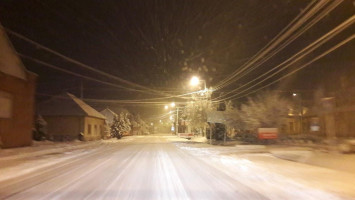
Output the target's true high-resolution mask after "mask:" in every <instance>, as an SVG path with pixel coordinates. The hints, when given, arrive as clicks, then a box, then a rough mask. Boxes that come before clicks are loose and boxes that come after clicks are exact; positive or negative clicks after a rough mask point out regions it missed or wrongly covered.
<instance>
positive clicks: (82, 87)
mask: <svg viewBox="0 0 355 200" xmlns="http://www.w3.org/2000/svg"><path fill="white" fill-rule="evenodd" d="M83 98H84V86H83V80H82V79H81V80H80V99H81V100H82V99H83Z"/></svg>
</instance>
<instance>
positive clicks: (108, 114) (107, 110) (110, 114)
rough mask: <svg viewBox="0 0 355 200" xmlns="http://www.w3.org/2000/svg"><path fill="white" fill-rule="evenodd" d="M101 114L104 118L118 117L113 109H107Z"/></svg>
mask: <svg viewBox="0 0 355 200" xmlns="http://www.w3.org/2000/svg"><path fill="white" fill-rule="evenodd" d="M100 113H101V114H103V115H104V116H106V117H108V116H115V115H117V114H116V113H115V112H113V111H112V110H111V109H109V108H105V109H104V110H102V111H100Z"/></svg>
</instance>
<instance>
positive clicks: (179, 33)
mask: <svg viewBox="0 0 355 200" xmlns="http://www.w3.org/2000/svg"><path fill="white" fill-rule="evenodd" d="M310 2H311V1H308V0H307V1H306V0H293V1H292V0H239V1H237V0H222V1H216V0H165V1H164V0H141V1H136V0H123V1H122V0H121V1H117V0H116V1H113V0H112V1H109V0H104V1H99V0H96V1H94V0H85V1H83V0H75V1H67V0H61V1H54V0H47V1H43V0H42V1H41V0H12V1H10V0H1V1H0V22H1V23H2V25H3V26H4V27H5V28H7V29H9V30H11V31H14V32H16V33H19V34H21V35H23V36H25V37H27V38H29V39H31V40H34V41H36V42H38V43H40V44H42V45H44V46H46V47H48V48H50V49H52V50H55V51H57V52H59V53H61V54H63V55H65V56H67V57H70V58H72V59H75V60H77V61H80V62H82V63H84V64H86V65H89V66H91V67H93V68H96V69H99V70H101V71H104V72H107V73H109V74H112V75H114V76H117V77H120V78H123V79H125V80H128V81H131V82H134V83H137V84H140V85H143V86H145V87H149V88H154V89H156V90H159V91H165V92H167V93H169V94H182V93H185V92H188V91H190V89H189V88H188V87H187V82H188V80H189V79H190V78H191V76H192V75H198V76H200V77H201V78H203V79H204V80H206V82H207V86H208V87H210V86H214V85H217V84H218V83H219V81H221V80H222V79H224V78H226V77H227V76H228V75H230V74H231V73H232V72H233V71H235V70H237V69H238V68H239V67H241V66H242V65H243V64H244V63H245V62H247V61H248V60H249V59H250V58H252V57H253V56H254V55H255V54H256V53H257V52H258V51H259V50H260V49H262V48H263V47H264V46H265V45H266V44H267V43H268V42H269V41H270V40H271V39H272V38H274V37H275V36H276V35H277V34H278V33H279V32H280V31H281V30H282V29H283V28H284V27H285V26H286V25H287V24H288V23H290V21H291V20H292V19H294V18H295V17H296V16H297V15H298V14H299V13H300V12H301V11H302V9H304V8H305V7H306V6H307V5H308V4H309V3H310ZM354 13H355V9H354V1H352V0H345V1H343V2H342V3H341V4H340V5H339V6H337V7H336V8H335V9H334V10H333V11H331V12H330V13H329V14H327V15H326V16H325V17H324V18H323V19H322V20H321V21H319V22H318V23H317V24H316V25H314V26H313V27H312V28H310V29H309V30H308V31H306V32H305V33H304V34H302V35H301V36H300V37H299V38H298V39H297V40H295V41H294V42H292V43H291V44H289V45H288V46H287V47H286V48H285V49H284V50H282V51H281V52H280V53H279V54H277V55H276V56H274V57H273V58H272V59H270V60H269V61H268V62H266V63H265V64H263V65H262V66H261V67H260V68H258V69H257V70H255V71H253V72H251V73H249V74H248V75H246V76H244V77H243V78H241V79H240V80H239V81H237V82H234V83H232V84H230V85H229V86H228V87H225V88H223V89H221V90H220V91H216V93H214V95H217V96H218V95H219V94H220V93H221V92H225V91H229V90H231V89H233V88H235V87H237V86H238V85H240V84H243V83H245V82H247V81H250V80H253V79H255V77H257V76H259V75H260V74H262V73H263V72H265V71H267V70H268V69H270V68H271V67H273V66H275V65H277V64H278V63H280V62H282V61H283V60H285V59H287V58H289V57H290V56H292V55H294V53H296V52H297V51H299V50H300V49H302V48H304V47H305V46H306V45H308V44H309V43H311V42H312V41H314V40H316V39H317V38H319V37H320V36H322V35H324V34H325V33H326V32H328V31H329V30H331V29H332V28H334V27H335V26H337V25H339V24H340V23H341V22H343V21H345V20H346V19H348V18H349V17H351V16H352V15H354ZM351 34H354V26H352V28H350V29H347V30H345V31H344V32H342V33H341V34H339V35H338V36H337V37H335V38H334V39H332V40H331V41H330V42H329V43H327V44H326V45H324V46H322V47H321V48H320V49H319V50H318V51H319V52H322V50H324V49H327V48H329V47H331V46H333V45H334V44H336V43H338V42H340V41H342V40H344V39H345V38H347V37H349V36H350V35H351ZM9 37H10V39H11V41H12V43H13V44H14V46H15V49H16V50H17V51H18V52H19V53H21V54H24V55H27V56H29V57H31V58H36V59H38V60H41V61H44V62H46V63H50V64H52V65H55V66H57V67H61V68H63V69H67V70H70V71H73V72H76V73H79V74H82V75H86V76H90V77H93V78H95V79H99V80H103V81H108V82H112V83H115V84H121V83H120V82H118V81H115V80H112V79H108V78H107V77H104V76H101V75H98V74H97V73H93V72H90V71H88V70H84V69H82V68H80V67H78V66H77V65H75V64H72V63H70V62H68V61H65V60H64V59H62V58H59V57H58V56H55V55H53V54H51V53H48V52H46V51H44V50H43V49H41V48H38V47H36V46H35V45H32V44H29V43H28V42H25V41H23V40H21V39H19V38H18V37H16V36H14V35H12V34H9ZM315 55H317V51H315V52H312V53H311V54H310V55H309V56H308V57H307V58H305V59H303V60H301V61H300V62H299V63H297V65H295V67H297V66H299V65H301V64H302V63H303V62H306V61H307V60H309V59H311V58H312V56H313V57H314V56H315ZM23 62H24V64H25V66H26V67H27V68H28V69H29V70H31V71H33V72H35V73H37V74H38V75H39V79H38V87H37V93H38V99H39V101H40V100H42V98H44V97H45V96H46V95H57V94H60V93H63V92H65V91H67V92H71V93H74V94H75V95H77V96H78V95H79V94H80V92H79V88H80V83H81V82H83V86H84V97H85V98H93V99H142V98H155V97H161V96H158V95H153V94H146V93H141V92H132V91H126V90H124V89H120V88H115V87H110V86H107V85H103V84H99V83H95V82H92V81H88V80H83V79H82V78H78V77H75V76H71V75H68V74H65V73H62V72H59V71H56V70H53V69H50V68H48V67H45V66H43V65H40V64H38V63H35V62H33V61H31V60H29V59H26V58H23ZM353 68H354V40H353V41H352V42H350V43H348V44H346V45H344V46H343V47H341V48H339V49H338V50H336V51H334V52H333V53H331V54H329V55H328V56H326V57H324V58H322V59H321V60H319V61H317V62H315V63H313V64H311V65H310V66H308V67H307V68H305V69H303V70H302V71H300V72H299V73H297V74H295V75H294V76H291V77H289V78H288V79H285V80H284V81H283V82H282V84H274V85H273V86H271V89H276V88H278V89H282V90H284V91H290V92H291V91H293V90H298V91H302V90H314V89H316V87H317V86H318V85H319V84H321V83H322V79H324V77H332V74H334V73H335V72H337V71H347V70H351V69H353ZM335 79H336V78H335ZM123 85H124V84H123ZM280 85H282V87H280ZM124 86H125V87H126V86H127V85H124ZM128 87H130V86H128ZM269 89H270V88H269ZM170 100H171V99H170ZM175 100H176V99H175Z"/></svg>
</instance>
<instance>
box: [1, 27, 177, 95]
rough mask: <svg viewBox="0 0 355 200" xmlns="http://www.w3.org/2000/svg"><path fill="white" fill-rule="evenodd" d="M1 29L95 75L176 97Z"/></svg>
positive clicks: (6, 29) (8, 30)
mask: <svg viewBox="0 0 355 200" xmlns="http://www.w3.org/2000/svg"><path fill="white" fill-rule="evenodd" d="M0 28H3V29H4V30H5V31H6V32H8V33H9V34H11V35H14V36H16V37H18V38H20V39H22V40H24V41H26V42H28V43H31V44H33V45H35V46H36V47H39V48H41V49H43V50H46V51H48V52H50V53H52V54H54V55H56V56H58V57H60V58H62V59H64V60H66V61H69V62H71V63H74V64H76V65H77V66H80V67H82V68H84V69H87V70H89V71H92V72H95V73H97V74H100V75H102V76H106V77H108V78H111V79H114V80H116V81H119V82H122V83H125V84H127V85H130V86H133V87H136V88H141V89H145V90H147V91H150V92H153V93H156V94H159V95H162V96H174V95H171V94H167V93H163V92H161V91H158V90H154V89H151V88H148V87H145V86H142V85H139V84H136V83H133V82H130V81H128V80H125V79H122V78H120V77H117V76H114V75H112V74H109V73H107V72H104V71H101V70H98V69H95V68H93V67H91V66H89V65H86V64H83V63H81V62H79V61H77V60H74V59H72V58H70V57H67V56H65V55H63V54H61V53H59V52H57V51H55V50H52V49H50V48H48V47H45V46H43V45H42V44H40V43H38V42H35V41H33V40H31V39H29V38H27V37H26V36H23V35H21V34H19V33H17V32H15V31H12V30H10V29H8V28H6V27H2V26H0Z"/></svg>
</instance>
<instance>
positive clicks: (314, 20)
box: [223, 0, 342, 96]
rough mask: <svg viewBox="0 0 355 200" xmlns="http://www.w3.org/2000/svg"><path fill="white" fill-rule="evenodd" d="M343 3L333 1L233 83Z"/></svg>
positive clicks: (234, 80)
mask: <svg viewBox="0 0 355 200" xmlns="http://www.w3.org/2000/svg"><path fill="white" fill-rule="evenodd" d="M341 2H342V1H341V0H340V1H333V2H332V4H331V5H330V6H329V7H327V8H326V9H324V10H322V11H321V13H320V14H319V15H318V16H316V17H315V18H314V19H313V20H311V21H310V22H309V23H308V24H306V25H305V26H304V27H302V28H301V29H300V30H298V31H297V32H296V33H295V34H293V35H291V36H290V38H289V39H287V40H286V41H285V42H284V43H283V44H281V45H280V46H279V47H277V49H276V50H275V51H274V52H272V53H270V54H269V55H267V56H265V57H264V58H262V59H261V61H259V62H258V63H257V64H255V65H253V66H251V67H250V68H249V69H247V70H246V71H245V72H243V73H242V74H241V75H240V76H238V77H236V78H235V79H233V82H236V81H238V80H239V79H241V78H242V77H244V76H246V75H247V74H249V73H250V72H252V71H253V70H255V69H256V68H258V67H260V66H261V65H262V64H263V63H265V62H266V61H267V60H268V59H270V58H271V57H273V56H274V55H276V54H277V53H278V52H280V51H281V50H282V49H283V48H285V47H286V46H287V45H289V44H290V43H292V42H293V41H294V40H296V39H297V38H298V37H299V36H301V35H302V34H303V33H304V32H305V31H307V30H308V29H309V28H311V27H312V26H313V25H315V24H316V23H317V22H319V21H320V20H321V19H322V18H323V17H325V16H326V15H327V14H328V13H329V12H331V11H332V10H333V9H335V8H336V7H337V6H338V5H339V4H340V3H341ZM230 93H233V90H232V91H230V92H227V93H224V94H223V96H226V95H228V94H230Z"/></svg>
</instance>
